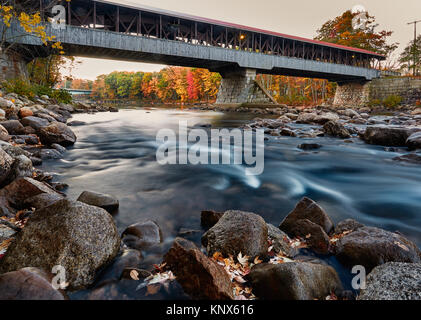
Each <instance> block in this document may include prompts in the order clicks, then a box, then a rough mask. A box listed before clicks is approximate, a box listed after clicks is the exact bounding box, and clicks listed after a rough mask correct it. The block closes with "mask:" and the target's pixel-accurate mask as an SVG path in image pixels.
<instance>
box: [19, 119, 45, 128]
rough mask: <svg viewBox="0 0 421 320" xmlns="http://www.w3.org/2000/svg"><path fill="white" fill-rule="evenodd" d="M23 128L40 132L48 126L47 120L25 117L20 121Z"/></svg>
mask: <svg viewBox="0 0 421 320" xmlns="http://www.w3.org/2000/svg"><path fill="white" fill-rule="evenodd" d="M20 122H21V123H22V125H23V126H24V127H31V128H33V129H35V130H36V131H38V130H40V129H41V128H42V127H45V126H48V124H49V122H48V120H45V119H42V118H38V117H26V118H23V119H22V120H21V121H20Z"/></svg>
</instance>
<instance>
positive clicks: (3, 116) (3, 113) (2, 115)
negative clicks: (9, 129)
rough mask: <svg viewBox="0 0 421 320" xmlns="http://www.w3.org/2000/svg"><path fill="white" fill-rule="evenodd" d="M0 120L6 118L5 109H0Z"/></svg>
mask: <svg viewBox="0 0 421 320" xmlns="http://www.w3.org/2000/svg"><path fill="white" fill-rule="evenodd" d="M0 120H2V121H3V120H6V111H4V110H3V109H0Z"/></svg>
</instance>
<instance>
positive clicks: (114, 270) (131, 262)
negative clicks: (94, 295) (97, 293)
mask: <svg viewBox="0 0 421 320" xmlns="http://www.w3.org/2000/svg"><path fill="white" fill-rule="evenodd" d="M142 259H143V257H142V253H141V252H140V251H137V250H133V249H125V250H124V251H123V252H122V253H121V255H120V256H118V257H117V258H116V259H115V260H114V261H113V263H112V264H111V265H110V266H108V267H107V268H106V269H105V270H103V271H102V272H101V273H100V274H99V275H98V279H99V280H98V281H96V283H95V287H99V286H101V285H103V284H104V283H106V282H111V281H118V280H120V279H121V278H122V276H123V272H124V270H126V269H137V268H139V266H140V263H141V262H142Z"/></svg>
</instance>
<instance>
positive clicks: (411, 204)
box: [43, 108, 421, 266]
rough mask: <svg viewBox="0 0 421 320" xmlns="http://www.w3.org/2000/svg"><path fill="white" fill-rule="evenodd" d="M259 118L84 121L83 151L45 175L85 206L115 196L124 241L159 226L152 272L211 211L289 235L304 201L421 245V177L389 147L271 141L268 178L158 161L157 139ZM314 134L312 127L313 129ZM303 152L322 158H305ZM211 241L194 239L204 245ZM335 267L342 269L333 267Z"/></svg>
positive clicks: (183, 115)
mask: <svg viewBox="0 0 421 320" xmlns="http://www.w3.org/2000/svg"><path fill="white" fill-rule="evenodd" d="M254 117H256V116H255V115H248V114H238V113H237V114H224V113H219V112H209V111H182V110H179V109H161V108H160V109H152V108H150V109H149V108H146V109H140V108H139V109H125V110H120V112H119V113H98V114H95V115H87V114H77V115H75V116H74V119H73V120H80V121H84V122H86V125H83V126H75V127H73V130H74V131H75V133H76V135H77V137H78V141H77V143H76V144H75V145H74V147H72V148H71V149H69V150H68V151H67V153H66V154H65V157H64V159H62V160H52V161H48V162H45V163H44V165H43V169H44V170H46V171H48V172H50V173H55V174H56V177H57V179H56V180H58V181H60V182H65V183H68V184H69V185H70V188H69V189H68V190H67V194H68V196H69V197H70V198H77V197H78V195H79V194H80V193H81V192H82V191H84V190H92V191H97V192H102V193H109V194H113V195H115V196H116V197H117V198H118V199H119V200H120V209H119V212H118V213H117V214H116V215H115V216H114V217H115V220H116V223H117V226H118V228H119V231H123V230H124V228H125V227H127V226H128V225H130V224H132V223H136V222H139V221H141V220H144V219H153V220H155V221H156V222H157V223H158V224H159V225H160V226H161V228H162V231H163V235H164V238H165V241H164V244H163V246H162V248H160V249H159V250H157V251H155V252H151V253H149V254H148V255H146V256H145V261H144V264H145V266H147V265H149V266H150V264H151V263H159V262H160V260H161V258H162V254H163V253H165V252H166V251H167V250H168V248H169V247H170V246H171V243H172V241H173V239H174V237H175V236H176V235H177V234H178V233H179V232H180V231H186V230H201V227H200V212H201V211H202V210H205V209H212V210H217V211H219V210H220V211H224V210H228V209H238V210H243V211H250V212H255V213H258V214H260V215H261V216H262V217H263V218H264V219H265V220H266V221H267V222H269V223H272V224H274V225H279V223H280V222H281V221H282V219H283V218H284V217H285V216H286V215H287V214H288V212H290V211H291V209H293V207H294V206H295V204H296V203H297V202H298V201H299V200H300V199H301V198H302V197H303V196H308V197H310V198H312V199H313V200H315V201H317V202H318V203H319V204H320V205H321V206H322V207H323V208H324V209H325V210H326V212H327V213H328V214H329V216H330V217H331V218H332V220H334V222H339V221H341V220H343V219H347V218H353V219H356V220H358V221H360V222H362V223H364V224H366V225H370V226H376V227H381V228H384V229H387V230H390V231H396V230H399V231H400V232H401V233H403V234H404V235H406V236H407V237H408V238H410V239H411V240H413V241H415V242H416V243H417V244H418V245H421V167H420V166H415V165H402V163H396V162H393V161H392V160H391V159H392V158H394V157H396V156H398V155H401V154H400V153H395V152H388V151H385V148H383V147H380V146H370V145H366V144H364V143H363V142H362V141H361V140H359V139H358V138H354V139H353V143H346V142H344V141H343V140H340V139H335V138H328V137H321V138H315V139H301V138H292V137H270V138H269V140H268V141H265V170H264V172H263V174H262V175H260V176H255V177H254V176H247V175H246V174H245V170H244V167H242V166H239V165H225V166H222V165H218V166H215V165H167V166H161V165H159V164H158V163H157V161H156V149H157V147H158V144H157V142H156V133H157V131H158V130H159V129H162V128H171V129H173V130H176V131H177V130H178V125H179V120H185V121H187V122H188V125H189V127H193V126H195V125H198V124H203V123H209V124H212V128H222V127H227V128H232V127H238V126H241V125H242V124H244V123H245V122H247V121H248V120H251V119H253V118H254ZM304 127H305V128H307V129H311V127H310V126H304ZM301 143H319V144H321V145H322V148H321V149H319V150H317V151H315V152H305V151H302V150H300V149H298V148H297V146H298V145H299V144H301ZM200 236H201V233H199V232H198V233H192V238H193V240H194V241H196V242H197V243H198V244H199V243H200ZM333 263H334V262H333Z"/></svg>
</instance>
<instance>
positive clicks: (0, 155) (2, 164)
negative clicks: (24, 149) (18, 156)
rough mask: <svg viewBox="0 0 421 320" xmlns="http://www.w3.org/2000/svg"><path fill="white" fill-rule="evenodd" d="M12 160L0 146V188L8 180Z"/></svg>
mask: <svg viewBox="0 0 421 320" xmlns="http://www.w3.org/2000/svg"><path fill="white" fill-rule="evenodd" d="M13 162H14V160H13V158H12V157H11V156H10V155H8V154H7V153H6V152H5V151H4V150H3V149H2V148H0V188H1V187H2V186H3V185H4V184H6V183H7V182H8V180H9V176H10V174H11V172H12V168H13Z"/></svg>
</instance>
